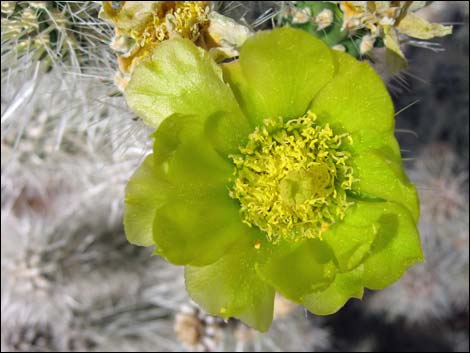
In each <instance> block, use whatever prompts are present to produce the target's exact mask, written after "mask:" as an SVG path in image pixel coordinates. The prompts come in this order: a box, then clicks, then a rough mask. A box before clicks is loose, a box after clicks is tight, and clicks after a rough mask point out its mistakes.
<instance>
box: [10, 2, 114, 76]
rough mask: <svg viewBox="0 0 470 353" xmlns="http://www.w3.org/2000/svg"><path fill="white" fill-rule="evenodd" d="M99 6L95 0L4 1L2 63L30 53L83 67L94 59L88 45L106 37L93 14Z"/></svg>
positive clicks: (52, 62)
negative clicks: (72, 0)
mask: <svg viewBox="0 0 470 353" xmlns="http://www.w3.org/2000/svg"><path fill="white" fill-rule="evenodd" d="M97 9H98V7H97V4H96V3H94V2H91V1H74V2H66V1H2V7H1V11H2V25H1V29H2V67H3V66H8V67H10V66H14V65H16V64H18V61H20V60H21V58H22V57H26V60H28V61H29V62H37V61H41V62H42V63H43V65H44V66H45V67H46V68H50V67H51V66H62V67H67V68H68V69H69V70H70V71H72V70H75V71H79V70H80V66H81V65H86V64H87V63H89V62H90V60H91V58H90V52H89V51H87V47H89V46H96V44H97V43H99V42H100V41H103V40H104V38H105V37H106V35H105V33H104V32H103V30H102V28H100V26H99V25H98V21H96V19H93V17H92V16H91V15H92V14H93V12H96V13H97ZM97 25H98V26H97Z"/></svg>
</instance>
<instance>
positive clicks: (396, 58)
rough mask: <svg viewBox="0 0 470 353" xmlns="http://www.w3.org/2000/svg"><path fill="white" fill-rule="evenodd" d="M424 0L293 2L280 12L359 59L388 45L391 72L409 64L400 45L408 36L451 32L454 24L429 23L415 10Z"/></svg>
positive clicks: (425, 37)
mask: <svg viewBox="0 0 470 353" xmlns="http://www.w3.org/2000/svg"><path fill="white" fill-rule="evenodd" d="M424 6H426V2H424V1H295V2H294V1H292V2H287V3H286V4H285V7H284V9H283V10H282V11H281V13H280V16H281V17H280V23H281V24H282V25H289V26H292V27H297V28H301V29H304V30H306V31H308V32H310V33H312V34H313V35H314V36H316V37H318V38H320V39H322V40H323V41H324V42H325V43H327V44H328V45H329V46H331V47H333V48H335V49H338V50H341V51H347V52H348V53H349V54H351V55H353V56H355V57H357V58H370V59H371V60H378V59H380V58H378V56H379V55H382V54H379V53H378V52H377V51H375V50H374V49H375V48H385V51H384V53H383V56H384V57H383V58H382V60H384V61H385V68H386V71H387V73H388V74H390V75H393V74H397V73H398V72H400V71H401V70H403V69H405V68H406V67H407V61H406V58H405V55H404V54H403V51H402V48H401V45H402V43H404V42H406V38H416V39H420V40H428V39H432V38H434V37H442V36H446V35H448V34H450V33H452V26H443V25H440V24H437V23H429V22H428V21H427V20H425V19H424V18H422V17H420V16H418V15H417V14H416V13H415V11H417V10H419V9H421V8H422V7H424Z"/></svg>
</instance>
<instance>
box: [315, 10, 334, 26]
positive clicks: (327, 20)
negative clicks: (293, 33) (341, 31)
mask: <svg viewBox="0 0 470 353" xmlns="http://www.w3.org/2000/svg"><path fill="white" fill-rule="evenodd" d="M313 22H315V24H316V25H317V31H321V30H323V29H325V28H328V27H329V26H331V24H332V23H333V11H331V10H330V9H323V10H322V11H321V12H320V13H319V14H318V15H317V16H315V18H314V19H313Z"/></svg>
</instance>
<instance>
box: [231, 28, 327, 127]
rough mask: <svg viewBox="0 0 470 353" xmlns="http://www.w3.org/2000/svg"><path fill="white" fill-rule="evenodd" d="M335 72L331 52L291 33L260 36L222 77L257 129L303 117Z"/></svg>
mask: <svg viewBox="0 0 470 353" xmlns="http://www.w3.org/2000/svg"><path fill="white" fill-rule="evenodd" d="M333 72H334V64H333V58H332V54H331V50H330V49H329V48H328V47H327V46H326V45H325V44H324V43H323V42H322V41H320V40H317V39H315V38H314V37H312V36H311V35H310V34H308V33H306V32H304V31H302V30H296V29H292V28H279V29H274V30H272V31H270V32H268V31H263V32H258V33H256V34H255V35H254V36H252V37H251V38H249V39H248V40H247V41H246V42H245V43H244V45H243V47H242V48H241V51H240V60H239V62H237V63H231V64H229V65H226V66H224V77H225V78H226V80H227V81H228V82H229V83H230V85H231V87H232V89H233V91H234V92H235V95H236V96H237V100H238V101H239V103H240V105H241V107H242V108H243V109H244V111H245V113H246V115H247V117H249V119H250V120H251V121H252V122H253V123H254V124H260V123H261V122H262V121H263V119H266V118H270V117H278V116H283V117H284V118H297V117H298V116H300V115H302V114H305V111H306V110H307V107H308V106H309V104H310V102H311V101H312V99H313V97H314V96H315V95H316V94H317V93H318V91H319V90H321V89H322V88H323V86H325V85H326V84H327V83H328V82H329V81H330V80H331V79H332V77H333Z"/></svg>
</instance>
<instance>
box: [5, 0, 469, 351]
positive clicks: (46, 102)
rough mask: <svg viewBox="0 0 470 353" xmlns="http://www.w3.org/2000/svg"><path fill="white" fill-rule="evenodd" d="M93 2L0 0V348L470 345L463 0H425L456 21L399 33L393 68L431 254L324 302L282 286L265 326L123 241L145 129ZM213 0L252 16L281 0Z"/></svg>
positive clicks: (237, 14) (402, 133) (401, 128)
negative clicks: (341, 302) (207, 301)
mask: <svg viewBox="0 0 470 353" xmlns="http://www.w3.org/2000/svg"><path fill="white" fill-rule="evenodd" d="M100 6H101V4H100V3H99V2H80V1H73V2H51V1H47V2H41V1H36V2H21V1H20V2H10V1H2V2H1V9H2V23H1V31H2V38H1V41H2V42H1V43H2V44H1V58H2V61H1V173H2V176H1V348H2V351H181V350H189V351H456V352H461V351H468V350H469V338H468V330H469V262H468V260H469V196H468V191H469V190H468V166H469V159H468V157H469V111H468V109H469V102H468V99H469V93H468V92H469V91H468V88H469V84H468V77H469V70H468V69H469V57H468V54H469V20H468V18H469V6H468V2H457V1H455V2H443V1H436V2H434V3H433V4H432V5H430V6H428V7H426V8H424V9H422V10H421V13H422V15H423V16H424V17H426V18H428V19H430V20H432V21H435V22H439V23H446V24H453V25H454V33H453V34H452V35H451V36H448V37H445V38H442V39H436V40H433V44H432V45H429V47H430V48H431V50H426V49H423V48H420V47H414V46H408V47H405V48H404V50H405V52H406V56H407V58H408V60H409V64H410V66H409V69H408V70H407V71H405V72H403V73H402V74H400V75H399V76H398V77H395V78H393V79H388V85H389V87H390V91H391V92H392V95H393V98H394V101H395V107H396V110H397V111H399V114H398V115H397V118H396V119H397V128H396V136H397V138H398V139H399V141H400V144H401V146H402V153H403V157H404V163H405V167H406V169H407V172H408V174H409V176H410V178H411V179H412V181H413V182H415V183H416V185H417V187H418V190H419V194H420V199H421V219H420V224H419V228H420V232H421V237H422V242H423V248H424V251H425V254H426V262H425V263H422V264H418V265H416V266H414V267H413V268H412V269H411V270H410V271H409V272H408V273H407V274H406V275H405V276H404V277H403V278H402V279H401V280H400V281H398V282H397V283H396V284H394V285H392V286H391V287H389V288H387V289H385V290H382V291H379V292H372V291H371V292H367V293H366V295H365V296H364V299H363V300H362V301H359V300H352V301H350V302H349V303H348V304H347V305H346V306H345V307H344V308H343V309H342V310H341V311H340V312H338V313H337V314H335V315H331V316H329V317H316V316H313V315H311V314H309V313H308V312H306V311H305V310H304V309H303V308H301V307H298V306H296V305H294V304H292V303H290V302H288V301H286V300H285V299H283V298H281V297H279V298H276V305H275V317H276V319H275V321H274V323H273V326H272V328H271V330H270V331H269V332H268V333H266V334H259V333H257V332H256V331H253V330H251V329H250V328H248V327H246V326H244V325H243V324H241V323H240V322H238V321H236V320H230V321H228V322H224V321H222V320H220V319H218V318H215V317H211V316H209V315H207V314H205V313H204V312H203V311H201V310H200V309H199V308H197V306H195V304H193V303H192V302H191V301H190V300H189V298H188V296H187V294H186V291H185V289H184V283H183V278H182V269H181V268H178V267H176V266H173V265H170V264H168V263H166V262H165V261H164V260H162V259H160V258H158V257H151V256H150V254H151V249H143V248H139V247H135V246H132V245H130V244H128V243H127V241H126V238H125V235H124V232H123V229H122V201H123V191H124V187H125V184H126V182H127V180H128V178H129V177H130V175H131V174H132V172H133V171H134V170H135V168H136V167H137V166H138V164H139V163H140V162H141V161H142V159H143V157H144V156H145V154H146V152H148V151H149V150H150V148H151V146H150V145H149V142H150V140H149V139H148V135H149V134H150V133H151V131H150V130H149V129H148V128H146V127H145V126H144V125H143V124H142V123H141V122H140V121H139V120H138V119H137V118H136V117H135V116H134V115H133V114H132V113H131V112H130V111H129V110H128V108H127V107H126V105H125V102H124V100H123V98H122V96H121V94H120V93H119V90H118V89H117V88H115V86H114V84H113V77H114V74H115V72H116V70H117V64H116V58H115V54H114V53H113V52H112V51H111V50H110V48H109V43H110V41H111V38H112V36H113V29H112V27H111V26H110V25H109V24H108V23H106V22H104V21H103V20H101V19H99V18H98V12H99V9H100ZM217 6H219V9H220V12H222V13H224V14H225V15H227V16H231V17H233V18H236V19H240V18H243V19H245V20H246V21H247V23H250V24H252V26H253V27H255V28H256V29H261V28H270V27H271V26H272V25H273V24H274V23H275V21H274V20H273V17H274V16H275V15H276V11H277V10H278V9H279V6H280V2H263V3H262V2H243V4H242V3H240V2H227V3H223V4H218V5H217Z"/></svg>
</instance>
